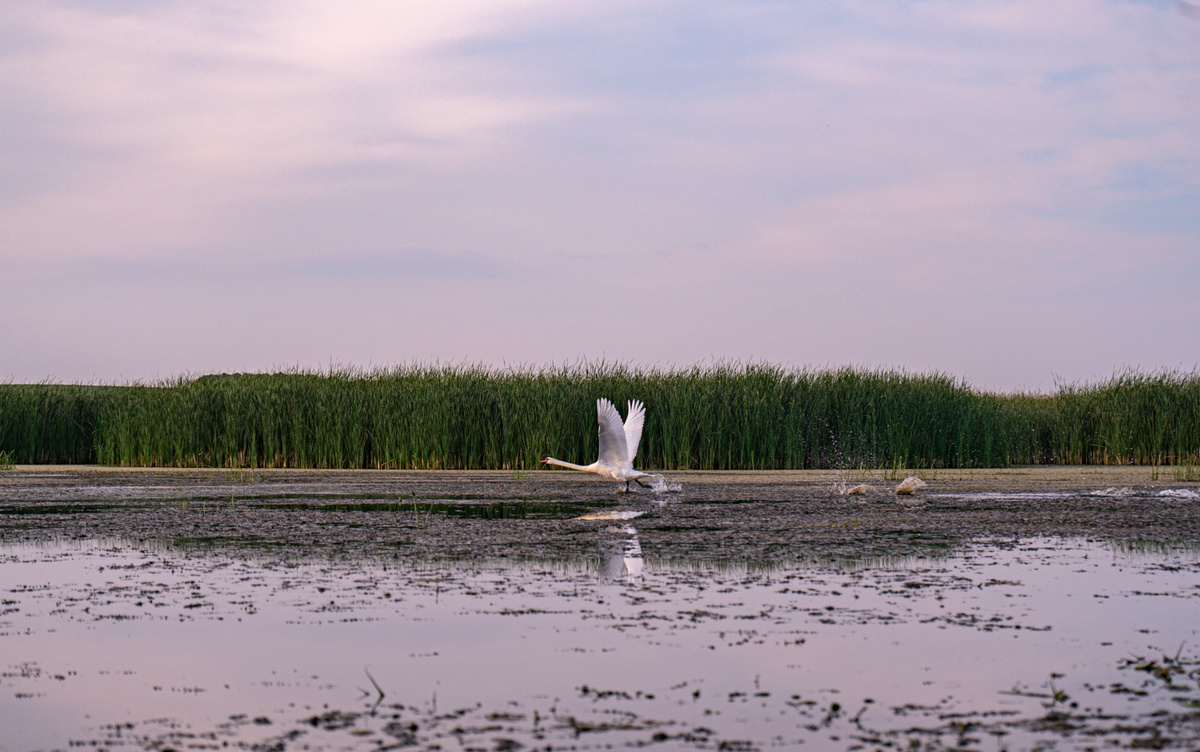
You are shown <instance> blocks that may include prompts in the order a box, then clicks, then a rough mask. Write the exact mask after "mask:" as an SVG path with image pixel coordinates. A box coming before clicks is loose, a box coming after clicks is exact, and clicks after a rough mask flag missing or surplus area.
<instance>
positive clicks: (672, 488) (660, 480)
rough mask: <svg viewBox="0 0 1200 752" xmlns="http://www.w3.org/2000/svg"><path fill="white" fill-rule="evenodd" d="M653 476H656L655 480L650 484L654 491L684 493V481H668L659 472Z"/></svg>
mask: <svg viewBox="0 0 1200 752" xmlns="http://www.w3.org/2000/svg"><path fill="white" fill-rule="evenodd" d="M651 477H653V478H654V482H652V483H651V484H650V490H652V491H654V493H682V492H683V484H682V483H668V482H667V479H666V478H664V477H662V476H661V475H659V474H658V473H654V474H653V475H652V476H651Z"/></svg>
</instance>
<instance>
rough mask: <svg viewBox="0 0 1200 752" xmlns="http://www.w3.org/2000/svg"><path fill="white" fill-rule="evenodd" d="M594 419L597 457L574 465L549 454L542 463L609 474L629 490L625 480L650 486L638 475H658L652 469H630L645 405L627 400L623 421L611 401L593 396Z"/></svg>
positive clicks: (603, 475) (604, 474)
mask: <svg viewBox="0 0 1200 752" xmlns="http://www.w3.org/2000/svg"><path fill="white" fill-rule="evenodd" d="M596 420H597V422H599V424H600V459H598V460H596V461H595V462H593V463H592V464H590V465H576V464H575V463H574V462H564V461H563V460H556V459H554V458H553V457H547V458H546V459H544V460H542V463H543V464H546V465H558V466H559V467H569V468H571V469H572V470H582V471H583V472H585V473H595V474H596V475H600V476H602V477H605V478H611V479H613V480H615V481H620V482H621V483H624V484H625V490H626V491H628V490H629V482H630V481H633V482H635V483H637V484H638V485H639V486H641V487H642V488H652V487H653V486H648V485H646V484H645V483H643V482H642V478H661V476H659V475H656V474H654V473H643V472H642V471H640V470H634V469H633V458H634V457H635V456H636V455H637V450H638V444H639V443H641V441H642V424H643V423H645V421H646V406H645V405H643V404H642V403H641V401H639V400H630V402H629V411H628V412H627V413H626V416H625V422H624V423H622V422H621V414H620V413H618V412H617V408H615V407H613V403H611V402H609V401H608V400H606V399H604V398H603V397H601V398H600V399H598V400H596Z"/></svg>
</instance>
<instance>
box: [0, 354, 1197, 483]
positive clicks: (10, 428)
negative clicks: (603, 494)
mask: <svg viewBox="0 0 1200 752" xmlns="http://www.w3.org/2000/svg"><path fill="white" fill-rule="evenodd" d="M602 396H604V397H609V398H611V399H612V400H613V401H614V402H615V403H616V404H617V405H618V406H620V407H622V409H623V408H624V405H625V403H626V401H627V400H630V399H640V400H642V401H643V402H645V403H646V407H647V412H646V427H645V433H644V435H643V439H642V448H641V452H640V454H639V459H638V461H637V463H636V464H637V466H638V467H643V468H647V469H682V468H690V469H795V468H830V467H834V468H836V467H909V468H919V467H999V466H1007V465H1025V464H1051V463H1053V464H1114V463H1115V464H1129V463H1136V464H1154V465H1160V464H1161V465H1183V466H1187V467H1189V468H1190V467H1192V466H1194V465H1195V464H1196V463H1197V461H1198V460H1200V373H1196V372H1192V373H1180V372H1162V373H1157V374H1141V373H1137V372H1127V373H1123V374H1119V375H1117V376H1114V377H1113V378H1111V379H1109V380H1107V381H1104V382H1101V383H1097V384H1092V385H1075V384H1072V385H1064V386H1060V387H1059V388H1058V390H1057V391H1056V392H1054V393H1052V394H1045V395H1043V394H992V393H987V392H981V391H977V390H974V389H972V388H970V387H969V386H968V385H967V384H966V383H965V382H961V381H958V380H955V379H953V378H951V377H949V376H945V375H942V374H926V375H919V374H908V373H903V372H895V371H868V370H861V369H851V368H844V369H840V370H825V371H813V370H787V369H784V368H781V367H777V366H771V365H728V364H726V365H716V366H712V367H707V368H701V367H693V368H690V369H687V370H640V369H635V368H630V367H627V366H620V365H616V366H614V365H605V364H600V365H594V364H584V365H579V366H574V367H561V368H552V369H543V370H538V371H533V370H503V371H498V370H490V369H486V368H482V367H462V366H458V367H453V366H451V367H440V366H408V367H401V368H395V369H390V370H378V371H372V372H359V371H349V370H344V371H331V372H329V373H311V372H289V373H278V374H235V375H225V374H222V375H218V376H202V377H199V378H195V379H183V378H180V379H176V380H173V381H169V382H162V383H156V384H149V385H147V384H133V385H128V386H76V385H60V384H0V453H2V454H3V456H4V457H5V458H6V459H7V460H8V461H10V462H15V463H99V464H105V465H141V466H162V467H167V466H175V467H231V468H241V467H311V468H447V469H473V468H493V469H501V468H503V469H525V468H533V467H535V466H536V465H537V463H538V461H539V460H540V459H541V458H543V457H545V456H546V455H547V454H549V453H551V452H554V453H556V454H558V456H561V457H566V458H575V459H580V460H582V459H583V458H587V457H594V456H595V454H596V451H597V447H596V444H597V436H596V413H595V400H596V398H597V397H602Z"/></svg>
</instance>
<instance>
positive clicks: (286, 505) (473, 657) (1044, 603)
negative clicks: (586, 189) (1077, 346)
mask: <svg viewBox="0 0 1200 752" xmlns="http://www.w3.org/2000/svg"><path fill="white" fill-rule="evenodd" d="M922 476H923V477H924V479H925V480H926V481H927V483H928V485H927V486H926V487H925V488H923V489H921V490H920V491H918V493H917V494H916V495H915V496H913V497H898V496H896V495H894V494H893V493H891V490H892V489H894V488H895V486H896V485H897V483H898V482H899V480H900V477H902V476H897V475H896V474H891V473H888V474H884V473H874V474H865V473H858V474H847V473H833V472H829V473H822V472H804V473H675V474H669V475H668V480H670V481H673V482H678V483H681V484H682V491H679V492H673V493H663V494H658V495H654V494H649V493H638V494H617V493H614V490H615V485H614V484H612V483H608V482H606V481H602V480H598V479H594V478H590V477H587V476H583V475H580V474H574V473H567V472H534V473H528V474H525V475H521V474H514V473H414V472H405V473H401V472H355V473H350V472H348V473H317V472H291V471H255V472H248V471H238V472H229V471H116V470H98V469H88V470H82V471H81V470H78V469H66V468H40V469H31V468H18V469H16V470H9V471H0V750H6V751H7V750H22V751H24V750H41V749H46V750H49V749H71V748H76V747H87V748H97V749H158V750H166V749H177V750H184V749H228V748H231V747H232V748H235V749H236V748H243V749H259V750H303V749H351V750H379V749H442V750H456V751H457V750H467V749H479V750H518V749H546V748H551V749H578V750H600V749H625V748H642V747H650V748H655V749H713V750H721V749H723V750H750V749H769V748H796V747H800V748H808V749H901V748H903V749H939V748H954V749H982V750H996V749H1013V750H1016V749H1080V750H1082V749H1110V748H1121V747H1125V748H1128V747H1142V748H1179V749H1197V748H1200V494H1198V493H1197V485H1198V484H1197V483H1196V482H1195V480H1191V479H1189V475H1188V474H1187V473H1184V472H1173V471H1171V470H1170V469H1167V470H1160V471H1154V470H1151V469H1145V468H1141V469H1134V468H1099V469H1096V468H1084V469H1080V468H1067V469H1062V468H1055V469H1037V470H1011V471H987V472H981V471H975V472H974V473H971V472H954V473H951V472H946V471H939V472H937V473H922ZM863 483H865V484H867V485H870V486H871V487H872V490H870V491H868V492H867V493H865V494H863V495H857V494H856V495H847V491H848V490H849V489H850V488H852V487H854V486H855V485H859V484H863Z"/></svg>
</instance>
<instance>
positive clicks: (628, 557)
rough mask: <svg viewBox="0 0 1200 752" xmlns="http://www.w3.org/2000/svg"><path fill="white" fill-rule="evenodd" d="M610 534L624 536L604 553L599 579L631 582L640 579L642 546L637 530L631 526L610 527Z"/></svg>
mask: <svg viewBox="0 0 1200 752" xmlns="http://www.w3.org/2000/svg"><path fill="white" fill-rule="evenodd" d="M608 531H609V532H611V533H618V534H620V535H623V536H626V537H624V538H622V539H620V540H617V541H613V543H614V544H615V545H613V546H612V548H611V549H609V550H607V551H605V552H604V556H603V559H602V562H601V563H602V566H601V570H600V571H601V577H602V578H603V579H605V580H625V581H626V582H632V581H634V580H640V579H641V578H642V568H643V567H644V565H645V562H644V561H643V560H642V544H641V543H640V542H639V541H638V535H637V530H636V529H635V528H634V527H633V526H632V525H622V526H621V527H610V528H609V529H608Z"/></svg>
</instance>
